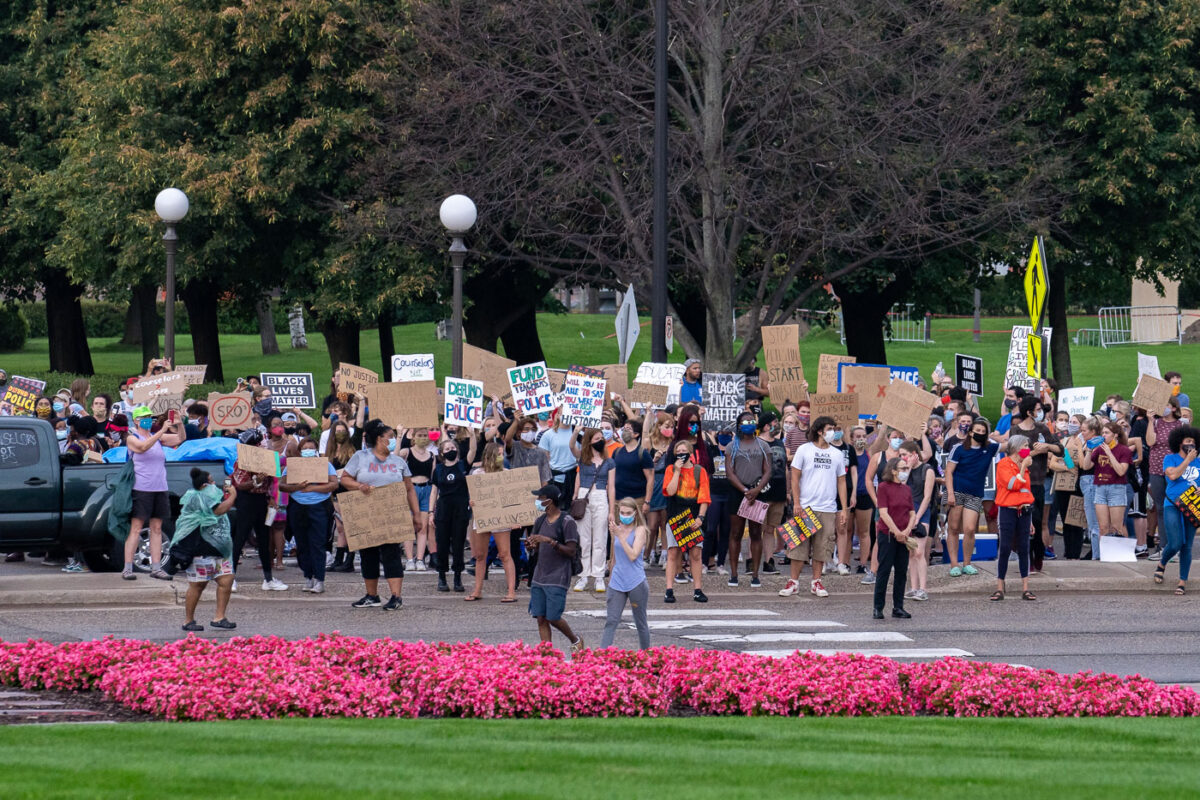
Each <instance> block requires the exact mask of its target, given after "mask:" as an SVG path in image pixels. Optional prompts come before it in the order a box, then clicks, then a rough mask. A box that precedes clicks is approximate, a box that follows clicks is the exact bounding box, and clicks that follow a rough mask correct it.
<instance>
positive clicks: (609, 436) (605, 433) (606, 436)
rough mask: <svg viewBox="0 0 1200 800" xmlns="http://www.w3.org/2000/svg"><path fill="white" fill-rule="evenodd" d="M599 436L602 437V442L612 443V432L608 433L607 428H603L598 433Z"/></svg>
mask: <svg viewBox="0 0 1200 800" xmlns="http://www.w3.org/2000/svg"><path fill="white" fill-rule="evenodd" d="M600 435H601V436H603V437H604V441H606V442H611V441H612V438H613V432H612V431H610V430H609V429H608V428H605V429H604V430H602V431H600Z"/></svg>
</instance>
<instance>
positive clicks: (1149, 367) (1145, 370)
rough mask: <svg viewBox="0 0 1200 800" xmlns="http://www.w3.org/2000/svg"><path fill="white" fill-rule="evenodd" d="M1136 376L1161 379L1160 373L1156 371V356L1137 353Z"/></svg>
mask: <svg viewBox="0 0 1200 800" xmlns="http://www.w3.org/2000/svg"><path fill="white" fill-rule="evenodd" d="M1138 374H1139V375H1149V376H1151V377H1152V378H1160V379H1161V378H1162V372H1160V371H1159V369H1158V356H1148V355H1146V354H1145V353H1138Z"/></svg>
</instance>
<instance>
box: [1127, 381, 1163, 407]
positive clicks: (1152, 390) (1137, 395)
mask: <svg viewBox="0 0 1200 800" xmlns="http://www.w3.org/2000/svg"><path fill="white" fill-rule="evenodd" d="M1170 400H1171V384H1169V383H1167V382H1166V381H1164V380H1162V379H1161V378H1155V377H1154V376H1152V375H1142V376H1141V377H1140V378H1138V383H1137V388H1136V389H1134V390H1133V398H1132V399H1131V400H1130V401H1129V402H1130V404H1131V405H1133V406H1134V407H1135V408H1144V409H1146V411H1149V412H1150V413H1152V414H1161V413H1163V411H1165V410H1166V408H1167V403H1168V402H1170Z"/></svg>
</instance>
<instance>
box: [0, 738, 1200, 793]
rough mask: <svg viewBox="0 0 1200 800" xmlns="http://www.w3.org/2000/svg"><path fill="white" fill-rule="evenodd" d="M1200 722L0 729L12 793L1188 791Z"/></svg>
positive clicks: (0, 762) (1197, 771) (1195, 781)
mask: <svg viewBox="0 0 1200 800" xmlns="http://www.w3.org/2000/svg"><path fill="white" fill-rule="evenodd" d="M1198 741H1200V721H1198V720H1195V719H1187V720H1170V719H1165V720H1159V719H1083V720H1079V719H1071V720H1040V719H1038V720H1028V719H1026V720H1019V719H982V720H981V719H943V718H883V719H876V718H852V719H781V718H691V719H658V720H651V719H607V720H604V719H588V720H503V721H480V720H345V719H327V720H297V719H290V720H273V721H253V722H249V721H244V722H220V723H175V724H171V723H149V724H136V723H135V724H122V725H97V726H89V725H82V726H63V725H56V726H45V727H37V726H34V727H9V728H0V776H3V777H0V795H2V796H3V797H4V798H6V800H16V799H17V798H31V799H33V798H36V799H37V800H43V799H44V798H100V797H103V798H108V797H113V798H117V797H119V798H161V797H175V798H193V797H195V798H259V797H262V798H282V797H287V798H310V797H311V798H320V800H329V799H330V798H335V797H354V798H376V797H378V798H397V797H404V798H410V797H411V798H456V799H461V798H464V797H487V798H492V797H505V798H514V799H515V800H528V799H529V798H543V797H545V798H580V799H582V798H604V799H605V800H610V799H611V798H624V797H638V798H642V797H647V798H649V797H653V798H664V797H684V798H689V800H696V798H708V797H712V798H720V800H728V799H729V798H764V797H771V798H793V797H815V798H822V799H823V800H828V798H851V797H854V798H904V800H933V799H934V798H956V799H959V798H993V797H994V798H999V797H1005V798H1020V800H1032V799H1033V798H1053V800H1064V798H1138V797H1161V798H1176V797H1192V796H1195V794H1196V791H1197V789H1196V787H1197V786H1198V785H1200V759H1198V756H1200V745H1198V744H1197V742H1198Z"/></svg>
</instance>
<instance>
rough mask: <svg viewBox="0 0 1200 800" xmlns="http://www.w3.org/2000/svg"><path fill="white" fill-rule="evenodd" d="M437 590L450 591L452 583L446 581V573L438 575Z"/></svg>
mask: <svg viewBox="0 0 1200 800" xmlns="http://www.w3.org/2000/svg"><path fill="white" fill-rule="evenodd" d="M437 590H438V591H439V592H448V591H450V584H448V583H446V576H445V575H439V576H438V585H437Z"/></svg>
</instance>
